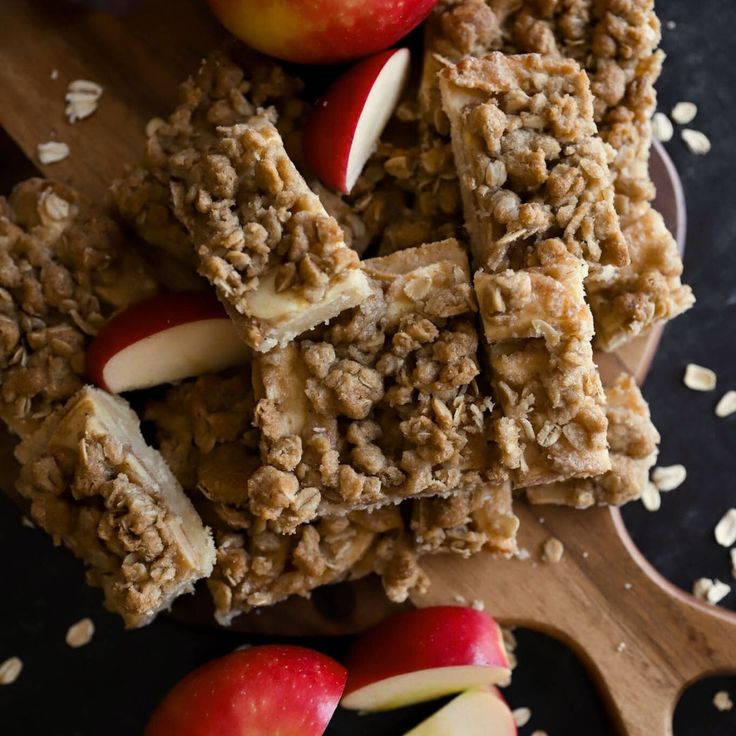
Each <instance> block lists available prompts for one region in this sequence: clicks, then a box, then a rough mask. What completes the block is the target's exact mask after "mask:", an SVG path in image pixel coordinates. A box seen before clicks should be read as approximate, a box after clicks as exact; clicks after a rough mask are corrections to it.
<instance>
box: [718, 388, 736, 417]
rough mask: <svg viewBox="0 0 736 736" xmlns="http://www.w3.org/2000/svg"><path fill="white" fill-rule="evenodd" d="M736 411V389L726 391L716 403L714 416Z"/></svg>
mask: <svg viewBox="0 0 736 736" xmlns="http://www.w3.org/2000/svg"><path fill="white" fill-rule="evenodd" d="M735 411H736V391H726V393H725V394H723V396H721V400H720V401H719V402H718V404H716V416H717V417H727V416H729V415H731V414H733V413H734V412H735Z"/></svg>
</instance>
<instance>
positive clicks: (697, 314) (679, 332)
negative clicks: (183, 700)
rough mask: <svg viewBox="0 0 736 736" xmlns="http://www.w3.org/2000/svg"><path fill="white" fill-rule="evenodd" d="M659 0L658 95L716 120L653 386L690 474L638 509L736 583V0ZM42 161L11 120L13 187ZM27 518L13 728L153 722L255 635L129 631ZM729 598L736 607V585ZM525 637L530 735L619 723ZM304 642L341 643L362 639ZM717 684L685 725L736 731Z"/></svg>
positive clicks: (695, 161)
mask: <svg viewBox="0 0 736 736" xmlns="http://www.w3.org/2000/svg"><path fill="white" fill-rule="evenodd" d="M658 11H659V15H660V18H661V19H662V25H663V48H664V49H665V51H666V52H667V54H668V59H667V62H666V64H665V68H664V73H663V75H662V79H661V81H660V83H659V99H660V104H659V109H660V110H663V111H665V112H669V110H670V109H671V108H672V106H673V105H674V104H675V103H676V102H678V101H680V100H688V101H692V102H695V103H696V104H697V105H698V107H699V113H698V116H697V118H696V119H695V121H694V122H693V123H691V124H690V126H689V127H693V128H696V129H698V130H702V131H703V132H705V133H706V134H707V135H708V136H709V138H710V139H711V142H712V144H713V148H712V151H711V153H710V154H709V155H707V156H694V155H693V154H691V153H690V152H689V151H687V149H686V148H685V146H684V144H683V143H682V141H681V140H680V138H679V130H678V131H676V133H675V138H674V139H673V140H672V141H671V142H670V143H668V144H667V149H668V151H669V153H670V155H671V156H672V158H673V159H674V161H675V164H676V165H677V168H678V170H679V172H680V176H681V177H682V180H683V184H684V187H685V193H686V198H687V204H688V217H689V222H688V239H687V250H686V255H685V278H686V280H687V281H688V282H689V283H690V284H691V285H692V286H693V288H694V290H695V293H696V296H697V298H698V303H697V305H696V306H695V308H694V309H693V310H692V311H691V312H689V313H688V314H686V315H685V316H683V317H680V318H679V319H677V320H676V321H675V322H674V323H672V324H671V325H669V326H668V328H667V329H666V331H665V335H664V339H663V341H662V344H661V347H660V349H659V352H658V353H657V357H656V359H655V361H654V365H653V367H652V370H651V372H650V374H649V377H648V379H647V381H646V384H645V387H644V391H645V394H646V396H647V398H648V399H649V402H650V404H651V407H652V413H653V416H654V420H655V423H656V424H657V426H658V427H659V429H660V431H661V434H662V446H661V454H660V464H663V465H669V464H672V463H683V464H684V465H685V466H686V467H687V470H688V479H687V481H686V483H685V485H684V486H682V487H681V488H679V489H677V490H676V491H674V492H672V493H670V494H665V495H664V496H663V503H662V508H661V510H660V511H659V512H658V513H655V514H652V513H649V512H647V511H646V510H644V508H643V507H642V506H641V505H640V504H632V505H629V506H627V507H626V508H625V509H624V518H625V520H626V523H627V526H628V528H629V530H630V531H631V534H632V536H633V538H634V540H635V541H636V543H637V544H638V545H639V547H640V548H641V549H642V551H643V552H644V554H645V555H646V557H647V558H648V559H649V560H650V561H651V562H652V563H653V564H654V565H655V567H657V569H659V570H660V571H661V572H662V573H663V574H664V575H665V576H666V577H668V578H669V579H670V580H672V581H673V582H675V583H676V584H677V585H680V586H681V587H683V588H685V589H688V590H689V589H690V588H691V586H692V583H693V581H694V580H695V579H696V578H698V577H703V576H705V577H711V578H712V577H718V578H720V579H721V580H724V581H726V582H729V583H735V581H734V580H733V579H732V578H731V572H730V564H729V559H728V552H727V550H725V549H724V548H722V547H720V546H718V545H717V544H716V543H715V541H714V539H713V528H714V526H715V524H716V523H717V521H718V520H719V519H720V517H721V515H722V514H723V512H724V511H725V510H726V509H727V508H729V507H730V506H734V505H736V480H735V479H734V475H736V416H732V417H731V418H729V419H717V418H716V417H715V416H714V414H713V407H714V405H715V403H716V401H717V399H718V398H719V397H720V396H721V394H722V393H723V392H724V391H726V390H727V389H729V388H736V359H735V356H736V350H734V343H735V338H736V328H735V327H734V321H735V320H736V182H735V181H734V176H733V167H734V164H736V160H735V159H736V157H735V156H734V152H735V151H736V144H735V143H734V136H735V135H736V125H735V124H734V120H735V119H736V92H735V90H736V69H735V66H736V63H735V62H736V51H735V50H734V44H735V43H736V41H735V40H734V29H735V28H736V3H734V2H733V0H698V2H693V0H660V2H659V3H658ZM673 22H674V24H675V26H674V27H670V26H671V24H672V23H673ZM0 63H2V49H0ZM32 173H33V169H32V166H31V165H30V164H29V163H28V162H27V161H25V159H23V158H22V157H21V156H20V155H19V154H18V153H17V152H16V151H14V150H13V148H12V144H10V142H9V141H8V140H7V139H5V140H3V139H2V137H1V131H0V193H6V191H7V190H8V189H9V188H10V187H11V186H12V184H13V182H14V181H16V180H18V179H20V178H22V177H23V176H27V175H30V174H32ZM688 362H695V363H700V364H702V365H705V366H708V367H710V368H713V369H714V370H715V371H716V372H717V374H718V389H717V391H716V392H715V393H697V392H693V391H690V390H688V389H686V388H685V387H684V386H683V384H682V374H683V371H684V368H685V365H686V364H687V363H688ZM20 521H21V519H20V515H19V513H18V512H17V510H16V509H15V508H14V507H13V506H12V505H11V504H10V503H9V502H8V501H7V500H5V499H4V498H0V560H2V562H0V565H1V566H2V571H1V573H0V662H1V661H3V660H4V659H5V658H6V657H10V656H14V655H16V656H19V657H21V659H22V660H23V662H24V670H23V672H22V674H21V676H20V678H19V679H18V681H17V682H16V683H15V684H13V685H11V686H8V687H0V734H3V736H21V735H22V736H42V735H44V736H46V735H48V736H98V735H100V734H105V735H106V736H132V735H133V734H139V733H141V732H142V728H143V725H144V723H145V720H146V718H147V716H148V714H149V713H150V712H151V710H152V709H153V707H154V706H155V704H156V703H157V702H158V701H159V700H160V698H161V697H162V696H163V694H164V693H165V691H166V690H167V689H168V688H169V687H170V686H171V685H172V684H173V683H174V682H176V681H177V680H178V679H179V678H180V677H181V676H182V675H184V674H185V673H186V672H188V671H189V670H191V669H192V668H194V667H195V666H197V665H198V664H200V663H202V662H204V661H206V660H208V659H211V658H213V657H216V656H218V655H221V654H224V653H227V652H229V651H231V650H232V649H234V648H235V647H236V646H238V645H240V644H242V643H244V642H245V641H248V638H247V637H244V636H243V635H239V634H233V633H229V632H227V631H221V630H214V629H212V630H210V629H193V628H190V627H185V626H183V625H181V624H179V623H176V622H174V621H172V620H170V619H167V618H165V617H163V618H160V619H159V620H158V621H156V622H155V623H154V624H152V625H151V626H149V627H147V628H145V629H142V630H139V631H133V632H125V631H123V629H122V625H121V623H120V621H119V619H118V618H117V617H115V616H112V615H111V614H109V613H107V612H106V611H104V610H103V609H102V607H101V605H100V595H99V594H98V592H97V591H94V590H92V589H90V588H88V587H87V586H86V585H85V584H84V582H83V573H82V569H81V566H80V565H78V564H77V563H76V562H75V561H74V560H72V559H71V557H70V556H68V555H67V554H66V553H65V552H64V551H62V550H59V549H54V548H53V547H52V546H51V544H50V542H49V540H48V539H47V538H46V536H45V535H44V534H42V533H41V532H39V531H36V530H33V529H29V528H26V527H23V526H22V525H21V523H20ZM722 605H726V606H730V607H731V608H736V593H732V594H731V595H730V596H729V597H728V598H727V599H726V600H725V601H724V602H723V604H722ZM83 616H91V617H92V619H93V620H94V622H95V624H96V627H97V633H96V635H95V637H94V639H93V641H92V643H91V644H90V645H89V646H87V647H84V648H82V649H78V650H73V649H70V648H69V647H68V646H67V645H66V644H65V642H64V636H65V633H66V630H67V628H68V626H69V625H70V624H72V623H74V622H75V621H77V620H78V619H80V618H82V617H83ZM517 638H518V640H519V648H518V650H517V656H518V659H519V666H518V668H517V669H516V670H515V672H514V682H513V684H512V685H511V686H510V687H509V688H508V689H507V690H506V691H505V694H506V696H507V699H508V700H509V703H510V704H511V706H512V707H514V708H515V707H520V706H528V707H530V708H531V710H532V719H531V721H530V723H529V725H528V726H526V727H524V728H523V729H521V730H520V734H521V735H522V736H527V735H528V734H531V732H532V731H534V730H536V729H541V730H544V731H547V732H548V734H549V735H550V736H557V735H558V734H566V735H568V736H569V735H576V734H586V735H587V734H590V735H596V734H608V733H611V730H610V727H609V725H608V722H607V718H606V714H605V712H604V710H603V708H602V706H601V703H600V700H599V698H598V696H597V694H596V691H595V688H594V687H593V685H592V684H591V682H590V680H589V679H588V677H587V675H586V673H585V670H584V669H583V668H582V666H581V665H580V663H579V662H578V661H577V660H576V659H575V657H574V656H573V655H572V654H571V653H570V652H569V651H568V650H567V649H566V648H565V647H564V646H562V645H561V644H559V643H558V642H556V641H554V640H552V639H549V638H548V637H546V636H543V635H541V634H538V633H536V632H532V631H523V630H520V631H517ZM250 641H255V640H254V639H251V640H250ZM302 643H304V644H306V645H308V646H309V645H312V646H316V647H318V648H320V649H323V650H324V651H327V652H328V653H331V654H333V655H335V656H338V657H339V656H340V655H341V654H342V652H343V651H344V649H345V647H346V646H347V644H349V641H348V640H331V641H324V640H322V641H304V642H302ZM734 666H736V663H734ZM719 689H727V690H728V691H729V692H730V694H731V696H732V697H733V698H734V700H736V677H730V678H717V679H710V680H705V681H702V682H700V683H697V684H695V685H694V686H693V687H691V688H690V689H689V690H688V691H687V692H686V693H685V694H684V696H683V698H682V700H681V701H680V704H679V705H678V708H677V711H676V714H675V724H674V731H675V734H676V736H695V735H697V736H726V735H727V734H729V735H733V734H736V709H734V710H732V711H731V712H730V713H720V712H718V711H717V710H716V709H715V708H714V707H713V705H712V703H711V701H712V697H713V695H714V693H715V692H716V691H717V690H719ZM436 707H437V704H434V703H433V704H430V705H423V706H417V707H415V708H409V709H404V710H402V711H397V712H395V713H392V714H385V715H381V716H364V717H359V716H355V715H353V714H350V713H347V712H344V711H342V712H338V714H337V715H336V717H335V719H334V720H333V722H332V724H331V725H330V728H329V730H328V732H327V733H328V734H332V735H335V736H338V735H339V734H348V733H349V734H351V736H362V735H363V734H366V735H367V734H375V735H377V734H385V735H386V736H398V735H399V734H402V733H404V732H405V731H406V730H408V729H409V728H410V727H412V726H413V725H415V724H416V723H417V722H418V721H419V720H420V719H421V718H422V717H424V716H426V715H428V714H429V713H430V712H432V711H433V710H434V709H435V708H436ZM652 736H657V735H655V734H653V735H652Z"/></svg>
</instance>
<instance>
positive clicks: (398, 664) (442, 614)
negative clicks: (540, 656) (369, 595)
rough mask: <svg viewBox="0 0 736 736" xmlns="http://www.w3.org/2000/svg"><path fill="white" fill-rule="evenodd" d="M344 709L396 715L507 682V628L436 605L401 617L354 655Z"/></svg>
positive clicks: (370, 634)
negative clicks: (418, 705)
mask: <svg viewBox="0 0 736 736" xmlns="http://www.w3.org/2000/svg"><path fill="white" fill-rule="evenodd" d="M347 667H348V683H347V685H346V686H345V695H344V696H343V699H342V703H341V704H342V706H343V707H345V708H350V709H354V710H364V711H379V710H391V709H392V708H399V707H401V706H404V705H411V704H412V703H420V702H422V701H425V700H433V699H434V698H439V697H442V696H443V695H450V694H452V693H458V692H463V691H464V690H468V689H470V688H474V687H483V686H487V685H497V684H500V683H504V682H507V681H508V679H509V677H510V675H511V671H510V669H509V661H508V656H507V654H506V649H505V647H504V644H503V637H502V636H501V629H500V628H499V626H498V624H497V623H496V622H495V621H494V620H493V619H492V618H491V617H490V616H488V615H487V614H486V613H484V612H482V611H476V610H474V609H472V608H464V607H461V606H435V607H431V608H420V609H417V610H413V611H406V612H403V613H399V614H397V615H396V616H392V617H391V618H389V619H387V620H386V621H383V622H382V623H380V624H378V626H376V627H374V628H373V629H370V630H369V631H367V632H366V633H365V634H363V635H362V636H361V637H360V638H359V639H358V640H357V641H356V642H355V644H354V645H353V647H352V648H351V650H350V652H349V653H348V659H347Z"/></svg>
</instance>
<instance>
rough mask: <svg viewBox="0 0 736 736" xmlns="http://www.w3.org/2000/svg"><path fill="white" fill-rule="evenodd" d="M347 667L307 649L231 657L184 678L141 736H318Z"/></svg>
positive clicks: (267, 649) (257, 650)
mask: <svg viewBox="0 0 736 736" xmlns="http://www.w3.org/2000/svg"><path fill="white" fill-rule="evenodd" d="M345 678H346V672H345V668H344V667H343V666H342V665H340V664H338V663H337V662H335V660H333V659H330V657H328V656H326V655H324V654H321V653H320V652H315V651H313V650H311V649H305V648H304V647H297V646H287V645H276V644H273V645H266V646H258V647H252V648H250V649H244V650H241V651H236V652H233V653H232V654H228V655H227V656H225V657H221V658H220V659H215V660H214V661H212V662H209V663H207V664H205V665H203V666H202V667H200V668H199V669H196V670H194V672H191V673H190V674H189V675H187V676H186V677H185V678H184V679H183V680H181V682H179V683H178V684H177V685H175V686H174V687H173V689H172V690H170V691H169V693H168V694H167V695H166V697H165V698H164V699H163V701H162V702H161V704H160V705H159V706H158V708H157V709H156V710H155V712H154V713H153V715H152V716H151V719H150V720H149V722H148V725H147V726H146V730H145V732H144V733H145V736H214V735H215V734H218V736H244V734H248V736H273V735H274V734H282V736H321V734H323V733H324V731H325V729H326V728H327V724H328V723H329V721H330V718H331V717H332V714H333V713H334V712H335V708H336V707H337V704H338V702H339V700H340V695H341V694H342V691H343V688H344V687H345Z"/></svg>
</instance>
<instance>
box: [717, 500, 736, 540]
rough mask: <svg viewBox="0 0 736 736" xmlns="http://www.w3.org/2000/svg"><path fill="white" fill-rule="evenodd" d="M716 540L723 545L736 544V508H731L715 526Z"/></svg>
mask: <svg viewBox="0 0 736 736" xmlns="http://www.w3.org/2000/svg"><path fill="white" fill-rule="evenodd" d="M715 536H716V542H718V544H720V545H721V547H733V545H734V544H736V508H733V509H729V510H728V511H726V513H725V514H723V516H722V517H721V520H720V521H719V522H718V524H716V528H715Z"/></svg>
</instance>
